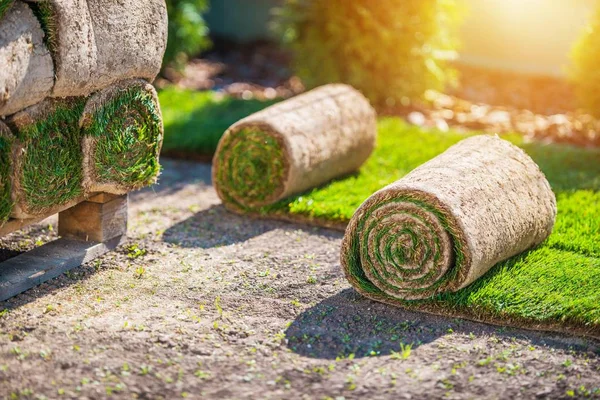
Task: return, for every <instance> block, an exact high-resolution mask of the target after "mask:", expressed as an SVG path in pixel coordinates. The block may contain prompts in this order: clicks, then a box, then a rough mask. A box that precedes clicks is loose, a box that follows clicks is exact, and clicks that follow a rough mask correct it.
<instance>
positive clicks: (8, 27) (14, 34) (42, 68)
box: [0, 2, 54, 116]
mask: <svg viewBox="0 0 600 400" xmlns="http://www.w3.org/2000/svg"><path fill="white" fill-rule="evenodd" d="M0 14H4V17H2V15H0V65H1V66H2V73H0V116H7V115H10V114H14V113H16V112H17V111H20V110H22V109H23V108H25V107H28V106H31V105H34V104H36V103H38V102H40V101H42V100H43V99H44V98H45V97H46V96H48V95H49V94H50V92H51V91H52V86H53V85H54V66H53V64H52V57H51V56H50V52H49V51H48V49H47V48H46V46H45V45H44V43H43V37H44V32H43V31H42V28H41V26H40V23H39V22H38V20H37V19H36V17H35V15H34V14H33V12H32V11H31V9H30V8H29V7H28V6H27V5H26V4H23V3H21V2H15V3H11V2H3V3H2V4H1V6H0Z"/></svg>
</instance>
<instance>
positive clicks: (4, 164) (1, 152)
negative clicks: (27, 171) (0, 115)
mask: <svg viewBox="0 0 600 400" xmlns="http://www.w3.org/2000/svg"><path fill="white" fill-rule="evenodd" d="M13 142H14V137H13V135H12V133H11V132H10V129H8V127H7V126H6V124H4V122H2V121H1V120H0V226H2V225H3V224H4V222H6V220H7V219H8V217H10V213H11V211H12V204H13V203H12V199H11V197H10V196H11V183H10V178H11V170H12V169H11V154H12V149H13Z"/></svg>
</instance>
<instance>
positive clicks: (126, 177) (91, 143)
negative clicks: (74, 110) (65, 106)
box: [80, 80, 163, 194]
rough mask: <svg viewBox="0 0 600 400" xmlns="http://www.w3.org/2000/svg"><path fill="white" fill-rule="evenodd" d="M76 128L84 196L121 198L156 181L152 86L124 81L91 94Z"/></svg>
mask: <svg viewBox="0 0 600 400" xmlns="http://www.w3.org/2000/svg"><path fill="white" fill-rule="evenodd" d="M80 126H81V128H82V131H83V135H84V139H83V154H84V161H83V170H84V188H85V190H86V192H87V193H90V192H106V193H114V194H125V193H127V192H129V191H131V190H135V189H139V188H141V187H144V186H148V185H150V184H152V183H154V182H156V177H157V176H158V174H159V172H160V164H159V153H160V149H161V146H162V140H163V124H162V116H161V112H160V106H159V103H158V96H157V94H156V91H155V90H154V87H153V86H152V85H150V84H149V83H147V82H145V81H143V80H129V81H125V82H120V83H118V84H116V85H113V86H111V87H109V88H107V89H105V90H102V91H100V92H98V93H96V94H94V95H92V96H91V97H90V98H89V99H88V101H87V104H86V106H85V110H84V113H83V116H82V118H81V121H80Z"/></svg>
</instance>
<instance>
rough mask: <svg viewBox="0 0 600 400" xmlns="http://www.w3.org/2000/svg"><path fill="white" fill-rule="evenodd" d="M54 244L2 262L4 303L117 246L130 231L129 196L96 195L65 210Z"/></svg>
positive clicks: (0, 282) (0, 275)
mask: <svg viewBox="0 0 600 400" xmlns="http://www.w3.org/2000/svg"><path fill="white" fill-rule="evenodd" d="M58 227H59V228H58V230H59V235H60V236H62V237H61V238H60V239H57V240H55V241H53V242H50V243H47V244H45V245H43V246H40V247H37V248H35V249H33V250H31V251H29V252H27V253H24V254H21V255H19V256H17V257H14V258H11V259H9V260H7V261H5V262H3V263H0V301H4V300H6V299H8V298H10V297H13V296H15V295H17V294H19V293H22V292H24V291H25V290H27V289H30V288H32V287H34V286H37V285H39V284H41V283H43V282H45V281H47V280H49V279H52V278H56V277H57V276H59V275H60V274H62V273H63V272H66V271H68V270H70V269H72V268H75V267H78V266H80V265H81V264H85V263H86V262H89V261H91V260H93V259H95V258H97V257H99V256H101V255H103V254H105V253H106V252H108V251H110V250H112V249H114V248H115V247H117V246H118V245H119V244H120V243H121V242H122V241H123V239H124V238H125V234H126V232H127V195H124V196H113V195H102V196H98V197H97V196H94V197H92V198H90V199H89V200H88V201H84V202H82V203H79V204H78V205H76V206H75V207H72V208H70V209H68V210H64V211H62V212H61V213H59V217H58Z"/></svg>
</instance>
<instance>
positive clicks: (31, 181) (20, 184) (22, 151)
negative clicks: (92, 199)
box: [7, 98, 85, 219]
mask: <svg viewBox="0 0 600 400" xmlns="http://www.w3.org/2000/svg"><path fill="white" fill-rule="evenodd" d="M84 105H85V99H83V98H66V99H60V100H59V99H51V98H48V99H46V100H44V101H42V102H41V103H39V104H36V105H35V106H31V107H28V108H26V109H25V110H22V111H20V112H18V113H16V114H14V115H13V116H11V117H10V118H8V120H7V124H8V125H9V127H10V128H11V130H12V132H13V133H14V135H15V137H16V142H15V144H14V150H13V152H12V161H11V164H12V168H13V171H12V176H13V178H12V199H13V202H14V208H13V211H12V216H13V217H15V218H21V219H24V218H31V217H35V216H39V215H43V214H48V213H50V212H51V211H52V210H54V209H57V208H59V207H64V206H66V205H69V204H73V203H74V202H77V201H78V200H79V199H80V198H81V197H82V196H83V186H82V182H83V171H82V162H83V156H82V152H81V131H80V129H79V119H80V118H81V115H82V113H83V108H84Z"/></svg>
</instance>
